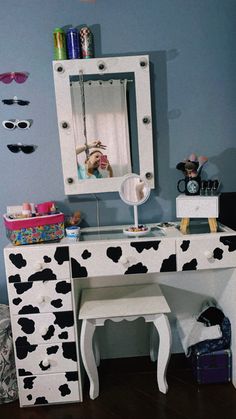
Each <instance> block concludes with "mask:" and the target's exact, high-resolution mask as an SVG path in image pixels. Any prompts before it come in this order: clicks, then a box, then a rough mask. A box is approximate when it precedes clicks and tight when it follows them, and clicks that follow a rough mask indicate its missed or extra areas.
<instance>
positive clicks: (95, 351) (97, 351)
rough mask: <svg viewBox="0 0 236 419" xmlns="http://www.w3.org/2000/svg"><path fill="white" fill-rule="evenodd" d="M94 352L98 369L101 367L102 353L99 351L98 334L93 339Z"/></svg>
mask: <svg viewBox="0 0 236 419" xmlns="http://www.w3.org/2000/svg"><path fill="white" fill-rule="evenodd" d="M93 352H94V357H95V361H96V365H97V367H99V365H100V351H99V346H98V339H97V336H96V333H95V334H94V337H93Z"/></svg>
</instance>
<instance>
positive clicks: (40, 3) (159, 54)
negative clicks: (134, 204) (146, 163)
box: [0, 0, 236, 302]
mask: <svg viewBox="0 0 236 419" xmlns="http://www.w3.org/2000/svg"><path fill="white" fill-rule="evenodd" d="M0 6H1V14H0V28H1V38H0V51H1V62H0V73H3V72H7V71H28V72H29V73H30V76H29V78H28V80H27V81H26V83H24V84H22V85H20V84H16V83H15V82H13V83H11V84H10V85H6V84H3V83H0V89H1V90H0V92H1V99H3V98H11V97H13V96H15V95H16V96H17V97H18V98H21V99H28V100H30V102H31V103H30V106H29V107H26V108H24V107H19V106H18V107H17V106H11V107H8V106H5V105H2V104H1V103H0V113H1V122H2V121H3V120H4V119H8V118H15V119H17V118H19V119H21V118H29V119H33V125H32V127H31V129H30V130H26V131H25V132H24V131H23V132H20V130H17V129H16V130H14V131H12V132H11V131H7V130H5V129H4V128H3V127H2V125H0V135H1V141H0V159H1V161H0V167H1V194H0V211H1V214H3V213H4V212H5V211H6V206H7V205H16V204H21V203H22V202H24V201H30V202H42V201H45V200H55V201H56V202H57V203H58V205H59V207H60V209H62V210H63V211H65V212H66V213H69V212H71V211H73V210H75V209H80V210H81V211H82V213H83V215H84V218H85V224H87V225H91V226H93V225H96V201H95V200H94V197H91V196H85V195H84V196H81V197H73V198H69V199H68V198H67V197H66V196H65V194H64V189H63V183H62V169H61V158H60V150H59V138H58V129H57V117H56V107H55V96H54V85H53V74H52V59H53V42H52V32H53V29H54V28H55V27H63V26H67V25H75V26H78V25H82V24H86V25H88V26H90V27H91V28H92V30H93V33H94V36H95V52H96V56H97V57H99V56H102V55H104V56H109V55H129V54H135V55H136V54H137V55H138V54H150V60H151V63H152V65H151V76H152V105H153V120H154V152H155V156H154V157H155V170H156V173H155V177H156V185H157V187H156V189H155V191H153V192H152V195H151V199H150V200H149V201H148V202H147V203H146V204H144V205H143V207H141V208H140V218H141V220H142V221H143V222H158V221H161V220H166V221H167V220H171V219H174V218H175V197H176V196H177V191H176V182H177V180H178V179H179V178H180V173H178V172H177V170H176V169H175V166H176V163H177V162H179V161H181V160H182V159H183V158H185V157H187V156H188V154H190V153H191V152H193V151H194V152H196V153H197V154H205V155H207V156H208V157H209V163H208V164H207V166H206V169H205V172H206V173H205V174H206V175H207V176H209V177H218V178H219V179H220V180H221V182H222V190H223V191H235V186H236V182H235V180H236V170H235V162H236V148H235V133H236V118H235V109H236V103H235V102H236V85H235V82H236V55H235V40H236V37H235V30H236V25H235V21H236V2H235V0H224V1H222V0H148V1H146V2H144V1H143V0H128V1H127V0H119V1H117V0H97V1H96V3H83V2H82V1H79V0H33V1H32V0H20V1H19V0H8V1H7V2H6V1H3V0H1V1H0ZM17 142H22V143H28V144H30V143H33V144H36V145H37V146H38V148H37V150H36V152H35V153H33V154H31V155H25V154H23V153H19V154H12V153H10V152H9V151H8V149H7V147H6V144H8V143H17ZM98 199H99V208H100V224H101V225H108V224H119V223H129V222H131V220H132V210H131V209H130V208H129V207H128V206H125V205H124V204H123V203H122V202H121V201H120V199H119V196H118V194H117V193H113V194H101V195H98ZM6 244H7V239H6V238H5V231H4V227H3V224H2V228H1V239H0V247H1V249H3V247H4V246H5V245H6ZM5 301H7V297H6V286H5V271H4V262H3V256H2V250H1V255H0V302H5Z"/></svg>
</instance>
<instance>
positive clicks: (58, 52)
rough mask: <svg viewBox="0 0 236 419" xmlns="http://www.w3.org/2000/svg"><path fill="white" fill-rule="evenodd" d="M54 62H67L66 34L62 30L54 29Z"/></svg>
mask: <svg viewBox="0 0 236 419" xmlns="http://www.w3.org/2000/svg"><path fill="white" fill-rule="evenodd" d="M53 41H54V60H66V59H67V54H66V34H65V32H64V31H63V29H61V28H56V29H54V32H53Z"/></svg>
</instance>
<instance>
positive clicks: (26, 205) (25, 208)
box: [22, 202, 31, 217]
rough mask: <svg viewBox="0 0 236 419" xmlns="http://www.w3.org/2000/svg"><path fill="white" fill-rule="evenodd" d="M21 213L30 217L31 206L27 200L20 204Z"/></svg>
mask: <svg viewBox="0 0 236 419" xmlns="http://www.w3.org/2000/svg"><path fill="white" fill-rule="evenodd" d="M22 215H23V216H24V217H31V206H30V203H29V202H24V203H23V204H22Z"/></svg>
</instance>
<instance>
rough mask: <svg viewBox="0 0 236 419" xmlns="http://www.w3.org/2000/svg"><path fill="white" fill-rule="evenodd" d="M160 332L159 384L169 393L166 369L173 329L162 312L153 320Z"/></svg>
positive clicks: (160, 387) (161, 388)
mask: <svg viewBox="0 0 236 419" xmlns="http://www.w3.org/2000/svg"><path fill="white" fill-rule="evenodd" d="M153 323H154V325H155V327H156V329H157V331H158V333H159V338H160V341H159V350H158V358H157V384H158V388H159V390H160V391H161V392H162V393H167V391H168V384H167V381H166V369H167V365H168V361H169V358H170V347H171V330H170V324H169V320H168V318H167V316H165V314H161V315H160V316H158V317H157V318H156V319H155V320H154V321H153Z"/></svg>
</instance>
